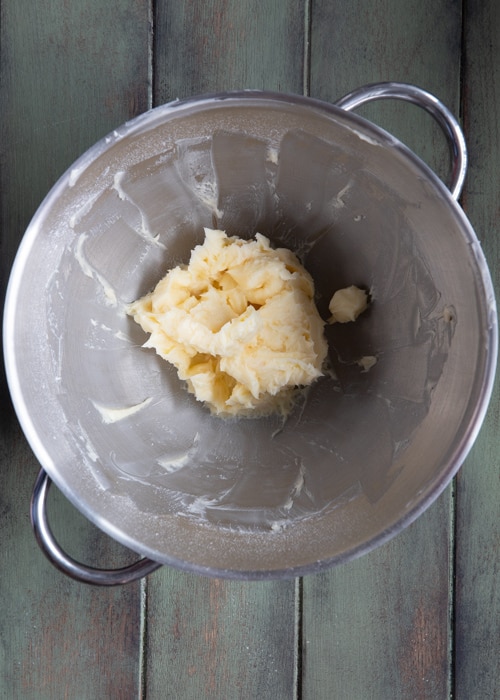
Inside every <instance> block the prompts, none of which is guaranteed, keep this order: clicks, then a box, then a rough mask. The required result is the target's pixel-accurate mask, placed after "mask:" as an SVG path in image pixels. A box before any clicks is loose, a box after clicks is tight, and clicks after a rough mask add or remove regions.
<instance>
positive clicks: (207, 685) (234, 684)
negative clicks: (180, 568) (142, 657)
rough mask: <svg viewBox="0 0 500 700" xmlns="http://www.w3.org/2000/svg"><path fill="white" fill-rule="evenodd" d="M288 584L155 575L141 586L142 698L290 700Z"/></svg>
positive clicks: (291, 604) (292, 641) (292, 644)
mask: <svg viewBox="0 0 500 700" xmlns="http://www.w3.org/2000/svg"><path fill="white" fill-rule="evenodd" d="M295 591H296V582H294V581H274V582H246V581H223V580H220V579H207V578H200V577H196V576H193V575H191V574H183V573H179V572H174V571H173V570H170V569H162V570H161V571H159V572H157V573H156V574H155V576H154V578H152V579H151V580H150V582H149V584H148V593H149V595H148V608H149V609H148V626H147V649H148V656H147V659H148V661H147V666H146V690H147V695H146V696H147V697H148V698H155V699H156V698H158V700H159V699H160V698H168V699H170V698H172V700H174V699H175V698H183V699H184V700H191V699H192V700H197V699H198V698H204V699H205V698H206V700H219V698H241V699H242V700H243V699H248V700H251V699H253V698H283V699H285V698H290V700H291V699H292V698H293V697H294V693H295V687H296V680H297V679H296V669H295V661H296V654H295V651H294V650H295V648H296V644H297V638H296V623H295V597H296V596H295Z"/></svg>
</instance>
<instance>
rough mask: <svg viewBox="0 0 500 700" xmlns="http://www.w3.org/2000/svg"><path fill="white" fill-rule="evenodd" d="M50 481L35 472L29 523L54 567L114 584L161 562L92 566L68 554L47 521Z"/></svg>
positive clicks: (87, 579)
mask: <svg viewBox="0 0 500 700" xmlns="http://www.w3.org/2000/svg"><path fill="white" fill-rule="evenodd" d="M51 483H52V481H51V479H50V477H49V476H48V474H47V473H46V472H45V471H44V470H43V469H41V470H40V471H39V473H38V476H37V479H36V482H35V486H34V488H33V494H32V497H31V503H30V516H31V524H32V526H33V530H34V532H35V538H36V541H37V542H38V545H39V546H40V548H41V550H42V552H43V553H44V554H45V556H46V557H47V558H48V559H49V561H50V562H52V564H54V566H55V567H56V568H57V569H59V570H60V571H62V572H63V573H65V574H66V575H67V576H69V577H70V578H73V579H75V581H80V582H82V583H93V584H95V585H98V586H118V585H121V584H124V583H131V582H132V581H136V580H137V579H140V578H142V577H143V576H147V575H148V574H150V573H152V572H153V571H155V570H156V569H159V568H160V566H162V565H161V564H159V563H158V562H156V561H152V560H151V559H146V558H144V559H140V560H139V561H137V562H135V563H134V564H131V565H130V566H125V567H123V568H121V569H94V568H92V567H90V566H85V565H84V564H80V563H79V562H77V561H75V560H74V559H72V558H71V557H70V556H68V555H67V554H66V553H65V552H64V551H63V550H62V549H61V547H60V546H59V544H58V543H57V542H56V540H55V538H54V535H53V534H52V531H51V529H50V526H49V523H48V520H47V508H46V503H47V495H48V492H49V488H50V485H51Z"/></svg>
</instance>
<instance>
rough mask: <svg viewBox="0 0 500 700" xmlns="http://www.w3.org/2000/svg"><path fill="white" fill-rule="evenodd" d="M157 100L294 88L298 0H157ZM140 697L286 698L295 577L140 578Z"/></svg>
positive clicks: (298, 58)
mask: <svg viewBox="0 0 500 700" xmlns="http://www.w3.org/2000/svg"><path fill="white" fill-rule="evenodd" d="M156 11H157V21H156V25H155V37H156V39H155V47H156V50H155V69H156V74H155V78H154V85H155V94H154V99H155V102H156V103H159V102H165V101H168V100H170V99H173V98H175V97H185V96H189V95H195V94H199V93H206V92H214V91H221V90H227V89H236V88H249V87H252V88H263V89H269V90H284V91H289V92H293V91H295V92H302V77H303V49H302V46H303V44H304V23H303V10H302V8H301V3H286V2H276V1H275V0H265V1H264V2H262V3H260V4H259V9H258V12H256V11H255V8H254V7H252V5H251V4H249V3H241V2H238V1H236V0H212V1H211V2H205V3H192V2H189V0H182V1H179V2H177V3H176V4H175V11H174V8H173V5H172V3H169V2H166V1H165V0H160V1H159V2H157V3H156ZM147 619H148V624H147V658H148V659H154V663H148V664H147V666H146V689H147V697H148V698H154V699H156V698H158V699H159V698H163V697H169V698H177V697H182V698H185V699H186V700H189V699H190V698H193V699H194V698H199V697H202V698H206V699H207V700H209V699H210V698H214V700H215V699H217V700H219V699H220V698H240V699H242V700H245V699H248V700H254V698H260V697H262V698H273V697H276V698H280V699H281V698H283V699H285V698H286V699H287V700H288V699H290V700H291V699H292V698H293V697H295V683H296V668H295V662H296V651H295V649H296V634H297V627H296V582H295V581H273V582H239V581H223V580H218V579H214V580H212V579H206V578H199V577H195V576H193V575H187V574H183V573H179V572H175V571H173V570H169V569H164V570H162V571H159V572H157V573H156V574H155V575H154V577H153V578H152V579H151V581H150V582H149V584H148V618H147Z"/></svg>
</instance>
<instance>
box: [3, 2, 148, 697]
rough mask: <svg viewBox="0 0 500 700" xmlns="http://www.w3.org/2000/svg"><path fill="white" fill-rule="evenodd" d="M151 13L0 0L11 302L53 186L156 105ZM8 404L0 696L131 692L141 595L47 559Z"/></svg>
mask: <svg viewBox="0 0 500 700" xmlns="http://www.w3.org/2000/svg"><path fill="white" fill-rule="evenodd" d="M148 4H149V3H148V2H147V1H146V0H122V1H121V2H120V3H113V4H108V3H101V2H98V1H96V0H82V1H81V2H78V3H68V2H65V1H63V0H39V1H38V2H36V3H26V2H17V0H1V3H0V11H1V68H0V70H1V74H0V102H1V104H2V112H1V115H0V162H1V166H2V171H1V186H0V197H1V206H0V217H1V225H0V232H1V246H2V248H1V256H0V261H1V262H0V264H1V266H2V274H1V276H2V297H3V291H4V285H5V282H6V278H7V274H8V270H9V268H10V264H11V262H12V258H13V255H14V252H15V250H16V248H17V245H18V243H19V240H20V238H21V235H22V233H23V231H24V229H25V226H26V225H27V223H28V221H29V219H30V218H31V216H32V214H33V213H34V210H35V208H36V207H37V206H38V204H39V202H40V200H41V198H42V197H43V196H44V194H45V193H46V192H47V191H48V189H49V188H50V187H51V185H52V184H53V182H54V181H55V179H56V178H57V177H58V176H59V175H60V174H61V173H62V171H63V170H64V169H65V168H66V167H67V166H69V165H70V163H71V162H72V161H73V160H74V159H75V158H76V157H77V156H78V155H80V153H81V152H83V151H84V150H85V149H86V148H88V147H89V146H90V145H92V144H93V143H94V142H95V141H96V140H97V139H99V138H101V137H102V136H103V135H104V134H106V133H107V132H109V131H110V130H111V129H112V128H114V127H116V126H118V125H119V124H121V123H122V122H123V121H124V120H125V119H127V118H129V117H131V116H133V115H134V114H136V113H137V112H139V111H142V110H143V109H145V108H146V107H147V104H148V99H149V98H148V80H149V67H148V61H149V50H148V42H149V25H148V19H149V17H148V12H149V8H148ZM0 395H1V407H0V418H1V420H0V434H1V451H0V459H1V462H2V475H3V482H2V490H1V495H0V517H1V523H2V541H1V560H2V571H1V575H0V620H1V622H0V696H1V697H5V698H23V700H29V699H30V698H33V699H34V698H36V699H37V700H43V699H44V698H47V699H50V700H53V698H63V697H64V698H69V697H71V698H81V699H83V698H92V700H95V698H105V697H113V698H127V699H128V698H131V697H135V696H137V695H138V693H139V685H140V663H141V660H140V654H139V651H140V637H141V634H142V619H141V615H142V613H141V590H140V589H141V587H140V585H139V584H138V585H134V586H130V587H125V588H122V589H113V590H101V589H93V588H90V587H87V586H83V585H81V584H77V583H74V582H72V581H70V580H69V579H67V578H66V577H65V576H64V575H63V574H61V573H59V572H58V571H56V570H55V569H54V567H52V566H51V565H50V564H49V563H48V562H47V561H46V559H45V558H44V557H43V555H42V553H41V552H40V551H39V549H38V547H37V546H36V544H35V541H34V538H33V535H32V532H31V528H30V525H29V519H28V504H29V499H30V496H31V489H32V486H33V482H34V479H35V476H36V473H37V471H38V465H37V463H36V461H35V459H34V457H33V455H32V454H31V452H30V450H29V448H28V446H27V444H26V441H25V440H24V438H23V436H22V435H21V432H20V430H19V428H18V427H17V422H16V420H15V418H14V416H13V412H12V409H11V406H10V403H9V400H8V397H7V389H6V386H5V381H4V379H3V378H2V381H1V386H0ZM50 503H51V508H50V510H51V521H52V522H53V525H54V530H55V531H56V533H57V534H58V535H59V536H60V538H61V540H62V543H63V545H64V546H66V547H67V549H68V551H70V552H71V553H72V554H73V555H74V556H76V557H80V558H81V559H83V560H84V561H87V562H89V563H94V564H97V565H98V564H101V565H104V564H106V565H108V566H109V565H111V566H113V565H119V564H122V563H123V560H124V557H125V554H124V553H123V551H122V549H121V548H120V547H119V546H118V545H115V543H111V542H109V541H106V540H105V538H104V541H102V540H103V535H102V534H101V533H96V531H95V529H94V528H93V527H92V526H90V524H89V523H88V522H87V521H85V520H84V519H83V518H81V516H79V515H78V514H77V513H76V512H75V510H74V509H73V508H72V507H71V506H69V504H67V503H66V502H65V501H64V500H63V499H62V498H60V497H58V496H57V494H55V495H53V496H52V495H51V499H50ZM98 543H99V545H98ZM128 556H130V555H128Z"/></svg>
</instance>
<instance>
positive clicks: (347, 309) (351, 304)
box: [328, 285, 368, 323]
mask: <svg viewBox="0 0 500 700" xmlns="http://www.w3.org/2000/svg"><path fill="white" fill-rule="evenodd" d="M367 308H368V294H367V293H366V292H365V291H364V290H363V289H360V288H359V287H355V286H354V285H351V286H350V287H345V288H344V289H339V290H337V291H336V292H335V294H334V295H333V296H332V298H331V300H330V303H329V305H328V309H329V311H330V313H331V317H330V319H329V321H328V322H329V323H337V322H338V323H348V322H349V321H355V320H356V319H357V318H358V316H359V315H360V314H361V313H363V311H365V310H366V309H367Z"/></svg>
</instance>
